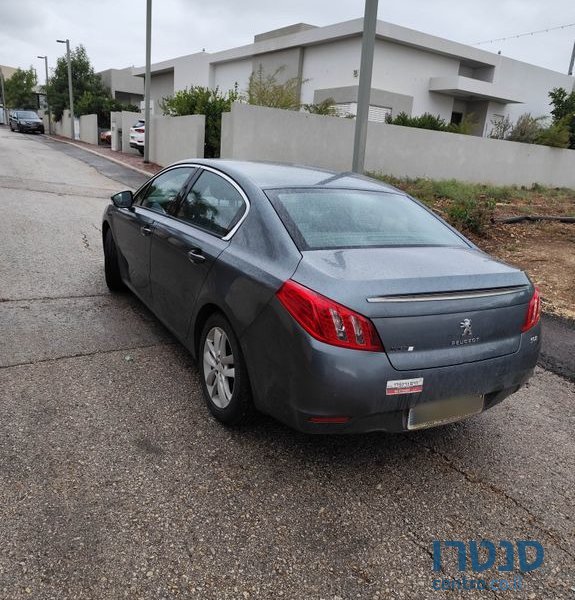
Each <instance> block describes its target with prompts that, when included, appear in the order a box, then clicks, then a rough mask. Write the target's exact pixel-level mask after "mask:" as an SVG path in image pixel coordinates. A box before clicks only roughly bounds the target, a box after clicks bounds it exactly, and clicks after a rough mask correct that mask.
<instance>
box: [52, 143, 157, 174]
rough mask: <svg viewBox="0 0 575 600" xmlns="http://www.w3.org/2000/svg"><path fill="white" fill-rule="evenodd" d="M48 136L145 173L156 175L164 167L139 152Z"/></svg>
mask: <svg viewBox="0 0 575 600" xmlns="http://www.w3.org/2000/svg"><path fill="white" fill-rule="evenodd" d="M46 137H48V138H50V139H52V140H55V141H57V142H63V143H65V144H70V145H71V146H77V147H78V148H82V150H86V151H87V152H92V153H93V154H98V155H100V156H103V157H105V158H107V159H109V160H111V161H114V162H117V163H118V164H121V165H124V166H126V167H128V168H130V169H134V170H135V171H138V172H139V173H142V174H143V175H154V174H155V173H157V172H158V171H161V170H162V168H163V167H160V165H156V164H154V163H147V164H146V163H144V159H143V158H142V157H141V156H140V155H137V154H128V153H126V152H114V151H112V149H111V148H110V147H109V146H95V145H94V144H87V143H86V142H81V141H80V140H71V139H70V138H67V137H63V136H60V135H46Z"/></svg>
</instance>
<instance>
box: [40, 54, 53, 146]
mask: <svg viewBox="0 0 575 600" xmlns="http://www.w3.org/2000/svg"><path fill="white" fill-rule="evenodd" d="M37 58H43V59H44V66H45V67H46V87H45V88H44V91H45V92H46V108H47V109H48V135H52V109H51V108H50V102H48V57H47V56H38V57H37Z"/></svg>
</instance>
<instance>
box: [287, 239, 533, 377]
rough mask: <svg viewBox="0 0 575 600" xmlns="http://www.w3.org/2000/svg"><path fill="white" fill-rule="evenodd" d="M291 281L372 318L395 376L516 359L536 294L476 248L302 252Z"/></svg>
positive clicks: (523, 277)
mask: <svg viewBox="0 0 575 600" xmlns="http://www.w3.org/2000/svg"><path fill="white" fill-rule="evenodd" d="M302 254H303V258H302V261H301V262H300V264H299V266H298V268H297V270H296V272H295V273H294V275H293V277H292V278H293V279H294V280H295V281H297V282H298V283H301V284H302V285H305V286H307V287H309V288H311V289H313V290H315V291H316V292H319V293H320V294H323V295H325V296H327V297H328V298H331V299H333V300H335V301H336V302H339V303H341V304H343V305H345V306H347V307H349V308H351V309H353V310H355V311H357V312H358V313H360V314H363V315H365V316H366V317H369V318H370V319H371V320H372V321H373V323H374V325H375V327H376V329H377V331H378V333H379V335H380V338H381V340H382V342H383V345H384V347H385V350H386V352H387V355H388V357H389V360H390V362H391V364H392V365H393V366H394V368H396V369H398V370H412V369H424V368H432V367H441V366H448V365H455V364H461V363H465V362H472V361H477V360H485V359H488V358H494V357H497V356H503V355H505V354H510V353H513V352H516V351H517V349H518V347H519V343H520V339H521V325H522V323H523V320H524V318H525V313H526V309H527V304H528V302H529V299H530V297H531V293H532V291H533V288H532V285H531V283H530V282H529V279H528V278H527V276H526V275H525V274H524V273H523V272H522V271H520V270H518V269H515V268H513V267H510V266H508V265H505V264H503V263H501V262H499V261H496V260H494V259H492V258H490V257H489V256H487V255H486V254H484V253H482V252H480V251H477V250H474V249H471V248H469V249H468V248H453V247H449V248H448V247H425V248H422V247H417V248H416V247H404V248H366V249H345V250H315V251H306V252H303V253H302Z"/></svg>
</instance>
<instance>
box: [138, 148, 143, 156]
mask: <svg viewBox="0 0 575 600" xmlns="http://www.w3.org/2000/svg"><path fill="white" fill-rule="evenodd" d="M138 152H139V153H140V154H141V155H142V156H144V149H143V148H140V147H138Z"/></svg>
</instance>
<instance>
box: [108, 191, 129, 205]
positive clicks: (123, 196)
mask: <svg viewBox="0 0 575 600" xmlns="http://www.w3.org/2000/svg"><path fill="white" fill-rule="evenodd" d="M112 202H113V203H114V206H117V207H118V208H130V207H131V206H132V204H133V202H134V194H132V192H131V191H130V190H126V191H125V192H118V193H117V194H114V195H113V196H112Z"/></svg>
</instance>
